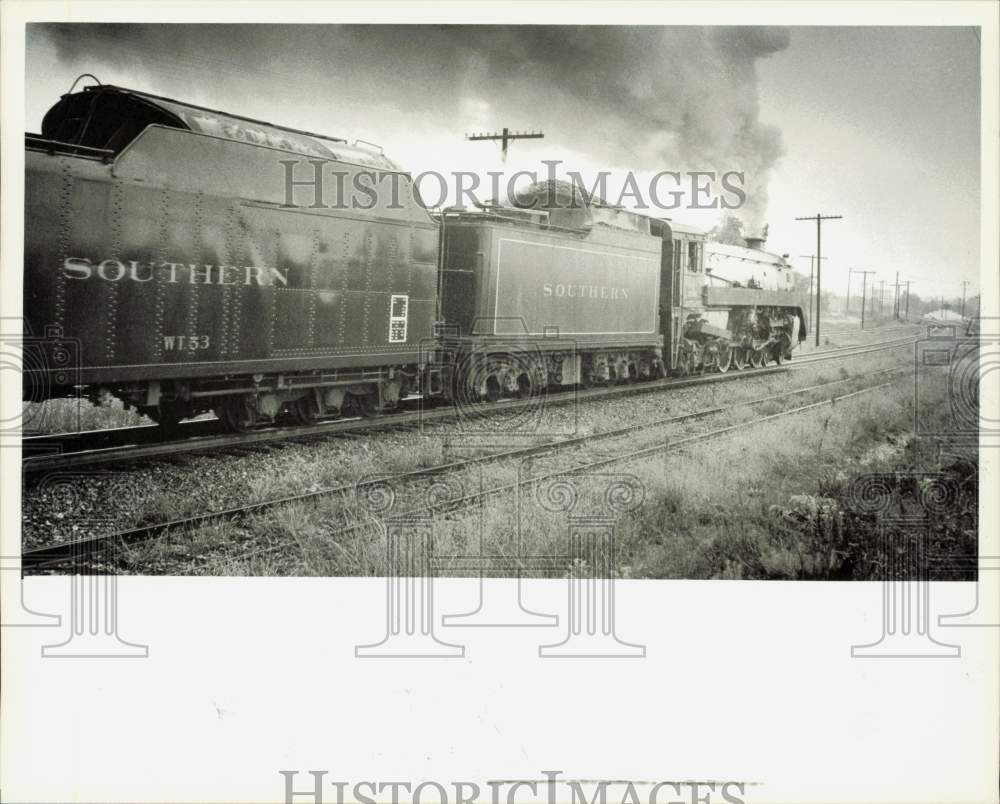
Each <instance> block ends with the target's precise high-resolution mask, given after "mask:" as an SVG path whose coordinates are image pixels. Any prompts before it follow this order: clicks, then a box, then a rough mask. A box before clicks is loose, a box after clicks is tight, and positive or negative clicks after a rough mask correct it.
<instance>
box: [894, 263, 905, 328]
mask: <svg viewBox="0 0 1000 804" xmlns="http://www.w3.org/2000/svg"><path fill="white" fill-rule="evenodd" d="M892 287H893V289H894V290H893V293H894V296H893V302H892V317H893V318H895V319H896V320H897V321H898V320H899V289H900V288H901V287H903V283H902V282H900V281H899V271H896V284H895V285H893V286H892Z"/></svg>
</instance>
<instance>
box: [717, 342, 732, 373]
mask: <svg viewBox="0 0 1000 804" xmlns="http://www.w3.org/2000/svg"><path fill="white" fill-rule="evenodd" d="M733 353H734V350H733V348H732V347H731V346H730V345H729V344H728V343H727V344H723V345H720V346H719V355H718V360H717V362H716V365H717V366H718V367H719V372H720V373H722V374H725V373H726V372H727V371H729V365H730V363H732V361H733Z"/></svg>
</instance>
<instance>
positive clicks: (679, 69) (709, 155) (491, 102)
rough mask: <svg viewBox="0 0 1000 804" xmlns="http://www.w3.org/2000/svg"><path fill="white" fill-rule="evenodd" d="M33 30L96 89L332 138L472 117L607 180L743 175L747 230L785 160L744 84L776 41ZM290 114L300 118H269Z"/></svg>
mask: <svg viewBox="0 0 1000 804" xmlns="http://www.w3.org/2000/svg"><path fill="white" fill-rule="evenodd" d="M32 27H33V28H35V27H36V26H32ZM37 27H38V28H39V30H38V31H37V32H35V33H37V34H38V35H40V36H41V37H43V38H45V39H47V40H48V42H49V44H50V46H54V49H55V52H56V54H57V58H58V59H59V60H60V61H61V62H62V63H63V64H64V65H67V66H68V65H73V66H79V67H81V70H80V71H81V72H82V71H83V70H84V69H86V70H89V71H90V72H95V73H97V74H98V76H99V77H100V78H101V80H102V81H105V82H108V83H123V84H124V85H126V86H135V87H136V88H142V89H147V90H149V91H152V92H160V93H162V94H168V95H172V96H174V97H178V98H180V99H185V100H190V101H192V102H195V103H204V104H205V105H209V106H217V107H220V108H224V109H226V110H227V111H231V112H235V113H238V114H246V115H248V116H260V117H263V118H265V119H271V120H273V121H274V122H278V123H288V124H290V125H301V126H303V127H313V126H315V127H317V128H318V129H319V130H323V131H327V132H328V133H330V134H333V135H338V134H340V133H342V132H356V131H357V130H358V126H357V125H356V124H355V123H356V121H357V120H363V119H364V117H365V115H364V109H365V107H366V106H367V107H368V108H370V109H372V110H375V109H382V110H383V111H385V110H388V114H389V115H390V117H389V119H390V120H392V121H393V122H394V124H397V125H398V126H399V127H401V128H402V127H407V128H409V129H410V130H413V131H414V132H418V131H420V130H421V129H422V128H424V129H425V128H426V127H427V125H428V123H427V121H428V119H433V120H434V121H436V126H437V127H438V128H440V127H442V126H448V125H453V126H454V128H455V129H456V130H457V132H458V134H457V136H461V133H463V132H464V129H463V125H464V124H465V122H466V121H467V120H468V117H469V114H468V110H469V109H476V108H479V109H481V110H485V111H484V115H485V116H486V117H488V118H489V119H490V120H492V121H493V122H491V123H487V124H486V125H487V127H500V126H503V125H506V124H508V121H510V123H509V124H511V125H513V126H519V125H522V121H523V125H524V127H538V128H542V129H544V130H545V131H546V138H547V139H549V140H552V139H556V140H557V141H558V142H559V144H560V145H563V146H565V147H567V148H569V149H572V150H574V151H576V152H579V153H585V154H588V155H589V156H590V157H591V158H592V159H593V160H594V161H596V162H600V163H602V164H606V165H607V166H608V167H609V168H610V167H615V168H622V169H633V170H637V171H646V170H648V171H659V170H674V171H689V170H714V171H716V172H718V173H723V172H726V171H732V170H735V171H742V172H744V173H745V182H746V189H747V203H746V205H745V206H744V207H743V208H742V209H741V210H739V213H740V215H741V217H742V218H743V221H744V224H745V226H746V229H747V230H748V231H756V230H759V229H760V227H761V226H762V225H763V222H764V218H765V214H766V209H767V185H768V180H769V178H770V174H771V171H772V168H773V167H774V165H775V163H776V161H777V160H778V159H779V158H780V156H781V153H782V145H781V135H780V131H778V130H777V129H776V128H775V127H773V126H769V125H765V124H763V123H761V121H760V119H759V106H758V91H757V72H756V68H757V63H758V61H759V60H761V59H764V58H767V57H769V56H771V55H773V54H774V53H777V52H779V51H781V50H783V49H785V48H786V47H787V46H788V44H789V34H788V32H787V30H785V29H780V28H733V27H709V28H696V27H686V26H685V27H669V28H665V27H652V26H396V25H384V26H381V25H380V26H367V25H366V26H301V25H149V24H143V25H93V24H86V25H84V24H66V25H63V24H60V25H45V26H37ZM30 35H31V34H29V36H30ZM29 44H30V38H29ZM102 72H103V73H104V74H103V75H102ZM106 75H107V76H110V77H106ZM192 93H194V94H192ZM53 100H54V99H53ZM290 107H292V108H294V109H295V112H294V115H295V118H297V119H291V120H289V119H287V117H279V116H278V115H277V114H275V110H287V109H289V108H290ZM269 110H270V111H269ZM380 119H381V120H385V119H386V117H385V115H384V114H383V115H382V116H381V117H380Z"/></svg>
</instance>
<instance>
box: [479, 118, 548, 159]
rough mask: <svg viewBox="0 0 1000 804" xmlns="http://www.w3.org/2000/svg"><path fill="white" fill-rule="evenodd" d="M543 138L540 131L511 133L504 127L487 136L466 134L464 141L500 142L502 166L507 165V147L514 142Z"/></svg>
mask: <svg viewBox="0 0 1000 804" xmlns="http://www.w3.org/2000/svg"><path fill="white" fill-rule="evenodd" d="M544 136H545V134H543V133H542V132H541V131H511V130H510V129H509V128H507V127H506V126H504V129H503V131H498V132H490V133H488V134H466V135H465V139H467V140H469V141H470V142H479V141H481V140H494V141H499V142H500V151H501V153H502V154H503V161H504V164H506V163H507V147H508V146H509V145H510V143H511V142H513V141H514V140H540V139H542V138H543V137H544Z"/></svg>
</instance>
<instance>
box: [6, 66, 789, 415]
mask: <svg viewBox="0 0 1000 804" xmlns="http://www.w3.org/2000/svg"><path fill="white" fill-rule="evenodd" d="M25 160H26V176H25V181H26V194H25V267H24V270H25V283H24V315H25V338H26V343H27V342H28V341H29V340H30V341H31V342H32V343H37V344H40V347H39V348H40V353H39V354H40V357H39V359H37V360H34V361H29V364H28V365H26V367H25V370H24V396H25V398H26V399H30V400H33V401H42V400H44V399H46V398H50V397H56V396H64V395H70V394H73V395H75V394H77V393H80V392H81V391H85V392H87V393H89V394H90V395H91V396H92V397H93V398H101V397H106V396H107V395H109V394H110V395H112V396H115V397H118V398H120V399H121V400H123V401H124V402H125V404H126V405H129V406H133V407H135V408H137V409H138V410H140V411H142V412H143V413H146V414H148V415H149V416H151V417H152V418H154V419H155V420H156V421H159V422H161V423H164V424H167V425H169V424H172V423H175V422H177V421H179V420H180V419H182V418H187V417H190V416H193V415H196V414H199V413H202V412H206V411H214V412H215V413H216V415H217V416H218V417H219V418H220V419H221V420H222V421H223V423H224V424H225V425H226V426H227V427H228V428H229V429H233V430H241V429H247V428H250V427H253V426H255V425H257V424H259V423H267V422H273V421H276V420H278V419H282V418H291V419H292V420H293V421H295V422H299V423H303V424H304V423H309V422H311V421H314V420H316V419H319V418H329V417H336V416H339V415H345V414H361V415H375V414H377V413H379V412H381V411H386V410H390V409H392V408H394V407H395V406H396V405H397V404H398V403H399V401H400V400H402V399H404V398H406V397H407V396H410V395H419V396H421V397H424V398H433V397H438V398H445V399H458V400H470V399H471V400H477V401H479V400H484V401H487V402H488V401H490V400H496V399H498V398H500V397H502V396H505V395H520V396H526V395H532V394H538V393H543V392H544V391H545V390H546V389H548V388H552V387H568V386H587V385H591V384H595V383H614V382H632V381H640V380H643V379H651V378H658V377H663V376H666V375H667V374H669V373H672V372H679V373H682V374H684V373H691V372H697V371H707V370H717V371H727V370H729V368H730V367H735V368H737V369H741V368H744V367H745V366H747V365H762V364H764V363H766V362H768V361H771V360H779V361H780V360H783V359H786V358H788V357H789V356H790V355H791V353H792V350H793V349H794V347H795V346H796V345H797V344H798V342H799V341H800V340H802V339H804V338H805V333H806V329H807V326H808V322H807V321H806V318H805V313H804V311H805V309H806V305H805V304H804V302H803V299H802V298H801V296H800V294H796V293H795V292H794V291H793V289H792V282H791V270H790V268H789V267H788V265H787V264H786V263H785V262H784V260H783V258H781V257H778V256H777V255H773V254H769V253H767V252H765V251H763V250H761V249H760V248H736V247H731V246H719V245H717V244H712V243H709V242H707V238H706V235H705V233H704V232H701V231H699V230H696V229H693V228H690V227H686V226H683V225H681V224H678V223H675V222H672V221H669V220H665V219H657V218H654V217H650V216H645V215H640V214H637V213H634V212H630V211H627V210H624V209H619V208H616V207H612V206H607V205H604V204H602V203H600V202H590V203H588V204H585V205H580V204H569V205H567V204H566V203H565V200H566V199H565V197H564V196H563V197H560V196H559V194H558V193H553V192H551V190H552V188H551V187H548V186H542V185H539V186H536V187H533V188H531V189H530V190H528V191H527V192H526V194H524V195H523V196H522V197H521V198H519V200H518V203H517V204H516V205H512V206H499V205H484V206H481V207H477V208H473V209H454V208H450V209H446V210H442V211H437V212H434V213H432V212H430V211H428V210H427V209H426V208H425V207H424V206H423V205H422V204H421V203H420V202H419V197H418V194H417V193H415V192H413V191H412V188H411V186H410V177H409V175H408V174H407V173H405V172H404V171H403V170H401V169H400V168H399V167H398V166H396V165H395V164H394V163H393V162H392V161H391V160H390V159H389V158H388V157H386V156H385V155H384V154H383V153H382V151H381V149H379V148H377V147H374V146H368V145H366V144H363V143H353V144H351V143H348V142H346V141H345V140H342V139H338V138H334V137H328V136H324V135H320V134H314V133H311V132H306V131H300V130H297V129H290V128H286V127H282V126H277V125H274V124H271V123H265V122H262V121H257V120H251V119H248V118H244V117H239V116H237V115H232V114H227V113H223V112H219V111H215V110H212V109H205V108H202V107H198V106H193V105H191V104H185V103H181V102H179V101H176V100H172V99H169V98H163V97H159V96H154V95H150V94H148V93H143V92H137V91H134V90H128V89H123V88H120V87H114V86H108V85H98V86H93V87H87V88H86V89H84V90H83V91H81V92H76V93H70V94H67V95H65V96H63V98H62V99H61V100H60V101H59V102H58V103H56V104H55V106H53V107H52V109H51V110H50V111H49V112H48V113H47V114H46V116H45V118H44V120H43V124H42V131H41V133H40V134H29V135H27V137H26V156H25ZM292 163H294V164H297V165H299V166H302V165H305V166H306V167H307V169H309V166H312V167H316V168H317V170H319V169H320V168H319V167H317V166H322V170H324V171H330V170H334V171H336V172H337V173H338V174H340V175H341V176H342V177H346V179H347V181H348V182H350V183H351V185H352V186H355V187H359V186H363V182H361V183H358V179H359V178H361V177H362V176H364V175H378V176H381V177H386V176H388V177H390V178H391V179H392V180H393V184H394V188H393V191H392V192H390V193H385V192H378V193H376V192H371V193H369V194H367V195H366V198H367V199H368V203H367V204H364V205H345V204H334V203H321V202H320V200H319V198H318V196H317V195H315V193H316V190H317V187H316V185H315V181H314V182H313V183H312V185H311V186H302V185H309V182H306V181H303V180H302V178H301V174H294V175H297V176H298V178H296V179H294V180H293V181H291V183H289V175H290V173H289V165H290V164H292ZM317 175H318V174H317ZM289 189H291V192H292V197H293V199H294V201H295V203H294V204H289V203H288V201H289V195H288V192H289ZM56 353H59V354H69V355H71V356H72V358H71V359H69V360H65V359H62V360H61V362H60V361H57V360H55V359H54V357H53V356H54V355H55V354H56ZM57 363H59V365H57Z"/></svg>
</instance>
